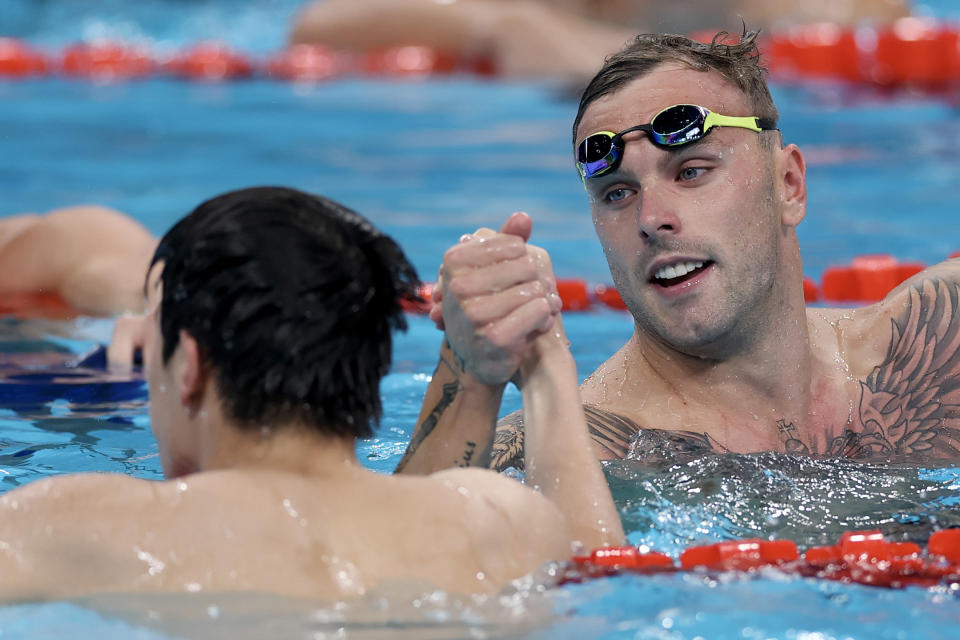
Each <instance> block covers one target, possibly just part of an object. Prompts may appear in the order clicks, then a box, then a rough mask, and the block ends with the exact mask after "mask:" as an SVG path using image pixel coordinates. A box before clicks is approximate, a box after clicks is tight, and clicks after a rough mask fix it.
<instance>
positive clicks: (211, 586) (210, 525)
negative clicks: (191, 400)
mask: <svg viewBox="0 0 960 640" xmlns="http://www.w3.org/2000/svg"><path fill="white" fill-rule="evenodd" d="M493 498H496V502H494V500H493ZM0 510H2V511H3V513H4V515H3V518H0V537H2V539H3V540H4V541H6V546H5V547H4V549H3V550H2V551H3V554H2V556H0V564H2V566H3V572H4V575H5V579H4V580H3V581H2V582H0V584H3V585H4V586H3V588H0V596H2V597H3V598H4V599H5V600H8V601H9V600H29V599H46V598H63V597H71V596H75V595H80V594H86V593H97V592H110V591H121V590H122V591H163V592H175V591H215V592H216V591H237V590H255V591H269V592H273V593H278V594H283V595H289V596H297V597H309V598H320V599H331V598H342V597H345V596H353V595H360V594H363V593H365V592H366V591H369V590H370V589H371V588H373V587H375V586H377V585H379V584H381V583H383V582H389V581H395V580H397V581H407V582H410V581H411V580H413V581H417V582H423V581H425V582H427V583H430V584H431V585H433V586H436V587H439V588H442V589H446V590H450V591H455V592H462V593H475V592H495V591H496V590H498V589H500V588H501V587H503V586H504V585H505V584H506V583H507V582H509V580H511V579H513V578H518V577H521V576H523V575H525V574H527V573H529V572H531V571H534V570H536V569H537V568H538V567H540V566H541V565H542V564H544V563H545V562H547V561H549V560H551V559H565V558H566V557H568V556H569V555H570V548H569V537H566V526H565V523H564V521H563V518H562V516H561V515H560V514H559V512H558V510H557V509H556V508H555V507H554V506H553V505H552V504H551V503H550V502H549V501H547V500H546V499H545V498H543V497H542V496H540V495H539V494H536V493H535V492H533V491H531V490H529V489H527V488H525V487H523V486H522V485H520V484H519V483H517V482H515V481H513V480H510V479H507V478H504V477H501V476H498V475H496V474H494V473H491V472H489V471H483V470H477V469H464V470H456V471H449V472H442V473H439V474H435V475H434V476H429V477H398V478H394V477H388V476H380V475H377V474H374V473H371V472H367V471H362V470H361V471H358V472H357V473H356V474H355V478H354V479H353V481H351V482H343V481H342V478H340V479H338V480H332V479H323V478H316V477H312V478H311V477H305V476H300V475H295V474H291V473H286V472H277V471H272V470H249V469H246V470H229V471H214V472H206V473H201V474H196V475H193V476H188V477H186V478H185V479H182V480H173V481H168V482H162V483H158V482H149V481H145V480H138V479H132V478H128V477H124V476H116V475H107V474H102V475H100V474H90V475H83V476H64V477H59V478H53V479H49V480H45V481H41V482H37V483H34V484H31V485H29V486H28V487H26V488H24V489H20V490H15V491H13V492H10V493H8V494H6V495H4V496H3V497H2V498H0Z"/></svg>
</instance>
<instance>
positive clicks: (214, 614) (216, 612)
mask: <svg viewBox="0 0 960 640" xmlns="http://www.w3.org/2000/svg"><path fill="white" fill-rule="evenodd" d="M207 616H208V617H209V618H210V619H212V620H219V619H220V607H218V606H217V605H215V604H212V605H210V606H209V607H207Z"/></svg>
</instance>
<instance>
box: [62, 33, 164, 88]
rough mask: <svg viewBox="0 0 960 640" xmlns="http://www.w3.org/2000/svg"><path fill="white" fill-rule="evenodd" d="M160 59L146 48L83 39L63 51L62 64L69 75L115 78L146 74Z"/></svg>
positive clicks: (151, 70) (108, 80)
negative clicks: (87, 41) (155, 59)
mask: <svg viewBox="0 0 960 640" xmlns="http://www.w3.org/2000/svg"><path fill="white" fill-rule="evenodd" d="M156 67H157V65H156V62H155V61H154V60H153V57H152V55H151V54H150V52H149V51H147V50H146V49H145V48H143V47H140V46H133V45H127V44H122V43H113V42H92V43H81V44H76V45H73V46H70V47H68V48H67V49H65V50H64V52H63V57H62V59H61V63H60V68H61V69H62V70H63V72H64V73H65V74H67V75H72V76H80V77H86V78H92V79H93V80H96V81H98V82H114V81H117V80H126V79H130V78H142V77H144V76H147V75H149V74H151V73H153V71H154V70H155V69H156Z"/></svg>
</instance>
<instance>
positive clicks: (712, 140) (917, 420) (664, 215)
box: [400, 33, 960, 472]
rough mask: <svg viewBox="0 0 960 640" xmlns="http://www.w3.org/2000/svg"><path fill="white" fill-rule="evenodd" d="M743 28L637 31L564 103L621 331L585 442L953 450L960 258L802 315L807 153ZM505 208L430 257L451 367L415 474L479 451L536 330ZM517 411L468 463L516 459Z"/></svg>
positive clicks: (592, 401) (941, 455) (926, 453)
mask: <svg viewBox="0 0 960 640" xmlns="http://www.w3.org/2000/svg"><path fill="white" fill-rule="evenodd" d="M754 36H755V34H753V33H747V34H745V35H744V37H743V38H742V41H741V42H740V44H738V45H734V46H726V45H703V44H699V43H695V42H692V41H690V40H688V39H687V38H685V37H683V36H669V35H661V34H647V35H641V36H638V37H637V38H636V41H635V42H634V43H632V44H630V45H629V46H627V47H626V48H625V49H624V50H623V51H621V52H620V53H618V54H617V55H615V56H613V57H611V58H610V59H608V60H607V62H606V64H605V65H604V67H603V68H602V69H601V70H600V72H599V73H598V74H597V75H596V77H595V78H594V79H593V81H592V82H591V83H590V84H589V85H588V86H587V88H586V89H585V91H584V93H583V96H582V98H581V101H580V107H579V111H578V113H577V116H576V119H575V120H574V125H573V152H572V155H573V156H574V161H575V166H576V167H577V168H578V169H579V171H580V174H581V176H582V181H583V186H584V187H585V189H586V194H587V198H588V200H589V205H590V211H591V213H592V217H593V222H594V227H595V231H596V233H597V236H598V237H599V239H600V244H601V246H602V247H603V250H604V253H605V255H606V258H607V262H608V265H609V267H610V273H611V275H612V277H613V281H614V283H615V285H616V288H617V290H618V291H619V292H620V295H621V296H622V297H623V300H624V302H625V303H626V306H627V308H628V309H629V311H630V313H631V314H632V316H633V320H634V332H633V336H632V337H631V338H630V340H629V341H627V343H626V344H624V345H623V347H622V348H621V349H620V350H619V351H618V352H617V353H615V354H614V355H613V356H611V357H610V359H609V360H607V361H606V362H605V363H604V364H602V365H601V366H600V367H599V368H598V369H597V370H596V371H595V372H594V373H593V374H592V375H591V376H589V377H588V378H587V379H586V380H585V381H584V382H583V384H582V386H581V388H580V394H581V398H582V400H583V404H584V409H585V411H586V414H587V422H588V424H589V427H590V431H591V435H592V437H593V441H594V446H595V452H596V455H597V457H598V458H603V459H610V458H625V457H630V458H639V459H657V458H659V457H662V456H668V455H675V454H676V453H677V452H681V453H693V454H699V453H706V452H714V453H725V452H736V453H750V452H759V451H780V452H786V453H790V454H800V455H814V456H840V457H848V458H852V459H858V460H913V461H920V460H927V459H939V460H951V461H956V460H957V459H958V458H960V259H954V260H949V261H946V262H943V263H941V264H938V265H935V266H932V267H930V268H928V269H927V270H925V271H923V272H921V273H919V274H917V275H916V276H914V277H912V278H910V279H909V280H907V281H906V282H904V283H903V284H901V285H900V286H899V287H897V288H896V289H894V290H893V291H891V292H890V293H889V295H887V297H886V298H885V299H884V300H882V301H881V302H879V303H877V304H873V305H870V306H864V307H860V308H856V309H828V308H807V307H806V305H805V302H804V294H803V270H802V264H801V255H800V248H799V243H798V240H797V232H796V229H797V226H798V225H799V224H800V223H801V222H802V221H803V219H804V216H805V215H806V173H805V169H806V163H805V161H804V156H803V152H802V151H801V150H800V149H799V148H798V147H797V146H796V145H794V144H785V143H784V142H783V139H782V135H781V132H780V131H779V130H778V128H777V127H778V122H777V121H778V113H777V109H776V106H775V105H774V103H773V100H772V98H771V96H770V92H769V91H768V89H767V84H766V81H765V78H764V76H765V72H764V69H763V68H762V67H761V66H760V63H759V59H758V57H757V56H758V52H757V49H756V43H755V39H754ZM678 105H679V106H678ZM718 114H719V115H718ZM711 125H716V126H712V127H711ZM708 127H709V128H708ZM607 132H615V133H617V135H613V134H611V133H607ZM524 217H525V216H519V215H516V216H514V217H513V218H511V221H508V223H507V225H505V227H504V228H503V229H502V230H501V231H502V233H500V234H499V235H497V236H495V237H493V238H491V239H489V240H488V241H487V243H486V246H485V247H483V251H478V250H477V248H476V247H475V246H473V245H470V244H463V245H458V246H456V247H454V248H452V249H451V250H449V251H448V252H447V254H446V255H445V256H444V260H443V265H442V287H441V289H440V295H439V303H438V307H437V308H435V309H434V311H433V313H432V316H433V317H434V319H435V320H437V321H438V322H439V323H440V324H441V326H445V328H446V338H447V346H446V347H445V349H444V356H443V359H442V361H441V362H456V363H459V365H460V366H456V367H450V366H446V367H441V368H440V370H439V372H438V375H436V376H434V378H433V380H432V382H431V385H432V387H431V388H430V389H428V398H429V399H430V402H431V403H432V405H433V406H435V407H436V409H435V410H434V412H433V419H432V420H431V421H426V420H425V421H423V422H421V424H420V425H419V426H418V428H417V430H416V432H415V433H414V436H413V439H412V442H411V445H410V448H409V450H408V452H407V455H406V456H405V458H404V461H403V462H402V464H401V467H400V470H402V471H407V472H428V471H430V469H431V468H433V467H434V466H435V465H436V464H437V460H438V458H437V452H438V451H442V452H444V455H447V456H449V455H450V454H449V453H448V452H450V451H455V450H457V449H463V448H464V446H465V445H464V442H465V441H467V440H469V441H470V442H472V443H479V442H480V441H479V439H480V438H481V436H482V434H485V433H486V422H485V421H486V420H491V419H494V416H493V415H492V414H491V411H495V407H494V405H495V404H496V403H495V402H494V399H495V398H498V397H499V394H500V393H502V391H503V387H504V385H505V384H506V383H507V381H508V380H510V378H511V376H512V375H513V374H512V371H513V368H514V366H515V363H516V361H517V358H519V357H520V356H521V354H522V353H523V350H524V349H525V348H526V344H527V342H528V341H529V340H530V337H529V336H531V335H534V334H531V331H532V330H533V329H534V328H535V327H534V325H532V323H529V322H526V321H525V320H524V318H523V316H522V315H521V312H522V311H523V310H524V305H525V300H526V298H525V297H524V296H525V294H526V293H528V292H531V291H541V290H552V289H553V288H554V280H553V274H552V271H551V268H550V263H549V260H548V258H547V256H546V255H545V253H544V252H543V251H542V250H540V249H538V248H535V247H533V246H530V245H527V247H526V251H525V252H524V251H522V250H521V248H520V246H521V245H522V244H523V242H522V241H523V239H524V233H523V232H522V230H520V232H518V229H517V222H516V220H517V219H522V218H524ZM500 247H504V249H503V250H502V251H500V252H499V253H498V249H499V248H500ZM537 265H539V266H538V268H537V269H534V268H533V267H534V266H537ZM451 307H452V308H451ZM441 311H442V318H441V317H440V312H441ZM481 402H483V403H486V404H485V406H486V411H485V412H482V411H479V410H478V409H477V406H478V404H479V403H481ZM460 403H467V404H469V406H470V407H471V409H470V411H469V413H465V412H464V411H462V410H461V409H460ZM431 408H432V407H430V408H427V409H425V411H428V410H429V409H431ZM438 415H439V417H438ZM447 415H449V416H451V417H453V416H456V417H458V419H457V420H450V421H447V420H446V419H445V418H446V416H447ZM469 417H473V418H476V420H477V423H476V429H475V430H471V428H470V425H471V421H470V419H469ZM481 418H482V419H481ZM522 423H523V418H522V417H521V416H520V415H512V416H508V417H507V418H506V419H504V420H503V421H501V423H500V427H499V429H498V432H497V435H496V438H495V440H494V441H489V440H487V441H483V445H484V451H485V453H484V455H482V456H476V457H475V459H476V460H484V461H489V464H490V465H491V466H492V467H493V468H498V469H502V468H505V467H510V466H517V467H519V466H522V464H523V460H522V458H521V454H522V451H523V444H524V433H523V426H522ZM441 459H442V458H441Z"/></svg>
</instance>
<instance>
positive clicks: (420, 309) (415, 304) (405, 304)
mask: <svg viewBox="0 0 960 640" xmlns="http://www.w3.org/2000/svg"><path fill="white" fill-rule="evenodd" d="M433 287H434V284H433V283H432V282H424V283H421V285H420V287H419V288H417V295H418V296H420V298H421V300H422V301H418V300H411V299H409V298H401V299H400V306H401V307H402V308H403V310H404V311H406V312H407V313H419V314H427V313H430V309H432V308H433Z"/></svg>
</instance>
